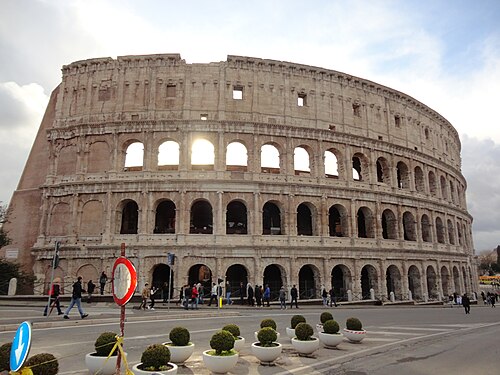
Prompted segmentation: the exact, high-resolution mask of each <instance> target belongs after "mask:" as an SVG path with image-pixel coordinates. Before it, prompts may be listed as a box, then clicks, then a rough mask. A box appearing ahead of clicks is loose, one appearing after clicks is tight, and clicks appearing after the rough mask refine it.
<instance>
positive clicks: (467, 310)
mask: <svg viewBox="0 0 500 375" xmlns="http://www.w3.org/2000/svg"><path fill="white" fill-rule="evenodd" d="M462 306H463V307H464V309H465V313H466V314H470V299H469V297H467V293H464V295H463V296H462Z"/></svg>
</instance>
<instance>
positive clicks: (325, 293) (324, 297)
mask: <svg viewBox="0 0 500 375" xmlns="http://www.w3.org/2000/svg"><path fill="white" fill-rule="evenodd" d="M321 298H323V306H328V301H327V299H328V292H327V291H326V288H325V287H324V286H322V287H321Z"/></svg>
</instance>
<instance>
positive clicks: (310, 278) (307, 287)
mask: <svg viewBox="0 0 500 375" xmlns="http://www.w3.org/2000/svg"><path fill="white" fill-rule="evenodd" d="M314 276H315V274H314V270H313V268H312V266H310V265H305V266H303V267H302V268H301V269H300V271H299V298H300V299H306V298H315V297H316V291H317V290H318V287H317V286H316V280H315V277H314Z"/></svg>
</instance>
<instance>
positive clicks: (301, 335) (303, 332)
mask: <svg viewBox="0 0 500 375" xmlns="http://www.w3.org/2000/svg"><path fill="white" fill-rule="evenodd" d="M313 333H314V331H313V329H312V327H311V326H310V325H309V324H307V323H299V324H297V327H295V335H296V336H297V339H298V340H300V341H309V340H311V336H312V335H313Z"/></svg>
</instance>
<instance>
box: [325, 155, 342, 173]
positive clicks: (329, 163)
mask: <svg viewBox="0 0 500 375" xmlns="http://www.w3.org/2000/svg"><path fill="white" fill-rule="evenodd" d="M324 155H325V176H326V177H327V178H338V177H339V167H338V158H337V155H335V153H334V152H333V151H331V150H327V151H325V154H324Z"/></svg>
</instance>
